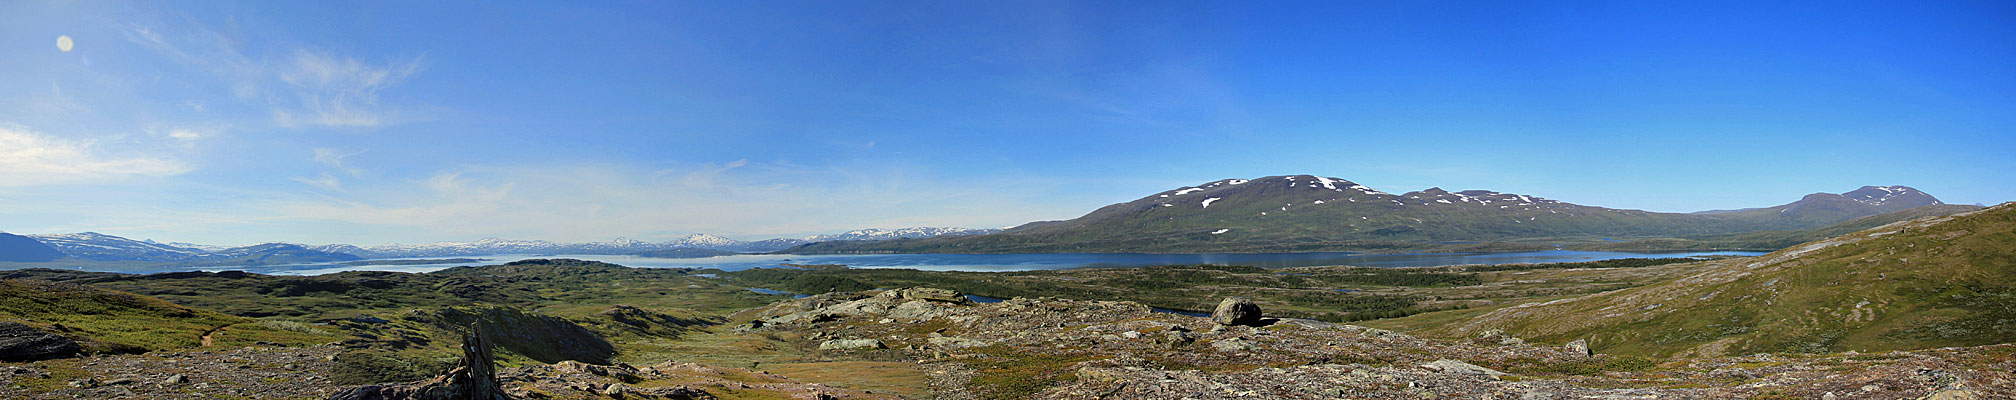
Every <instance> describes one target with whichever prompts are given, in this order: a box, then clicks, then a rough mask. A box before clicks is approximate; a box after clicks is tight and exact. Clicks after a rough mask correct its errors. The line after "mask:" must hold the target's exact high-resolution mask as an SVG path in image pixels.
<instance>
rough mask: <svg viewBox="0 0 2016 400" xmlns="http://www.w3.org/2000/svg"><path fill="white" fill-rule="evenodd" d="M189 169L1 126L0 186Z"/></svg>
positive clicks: (165, 173) (167, 161) (175, 172)
mask: <svg viewBox="0 0 2016 400" xmlns="http://www.w3.org/2000/svg"><path fill="white" fill-rule="evenodd" d="M189 170H190V167H189V166H188V165H185V164H183V163H182V162H179V161H175V160H171V159H163V158H154V157H147V156H113V155H107V154H105V152H104V151H102V149H99V148H97V146H95V143H94V142H92V141H90V140H65V139H61V138H55V137H50V136H48V135H43V134H40V133H36V132H33V131H29V130H28V129H27V128H23V127H18V126H7V125H0V186H36V185H50V184H68V183H93V182H101V181H108V180H117V179H125V178H132V177H147V176H170V175H178V174H182V173H185V172H189Z"/></svg>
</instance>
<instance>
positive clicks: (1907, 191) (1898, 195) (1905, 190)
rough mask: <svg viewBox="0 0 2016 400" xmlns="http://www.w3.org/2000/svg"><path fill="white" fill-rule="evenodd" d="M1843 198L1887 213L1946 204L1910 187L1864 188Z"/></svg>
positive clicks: (1843, 195)
mask: <svg viewBox="0 0 2016 400" xmlns="http://www.w3.org/2000/svg"><path fill="white" fill-rule="evenodd" d="M1841 196H1842V197H1847V198H1848V199H1849V200H1854V201H1856V202H1859V203H1862V204H1868V205H1872V206H1876V207H1879V208H1882V209H1884V210H1885V211H1895V210H1904V209H1911V208H1917V207H1924V206H1930V205H1938V204H1946V203H1944V202H1940V201H1939V199H1938V198H1934V197H1932V195H1929V194H1925V192H1920V191H1918V189H1913V188H1911V187H1910V186H1863V187H1862V188H1861V189H1855V190H1853V191H1849V192H1848V193H1842V194H1841Z"/></svg>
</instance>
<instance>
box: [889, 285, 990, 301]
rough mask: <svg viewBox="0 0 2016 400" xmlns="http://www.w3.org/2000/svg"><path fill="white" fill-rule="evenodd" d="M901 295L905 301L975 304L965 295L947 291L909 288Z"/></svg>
mask: <svg viewBox="0 0 2016 400" xmlns="http://www.w3.org/2000/svg"><path fill="white" fill-rule="evenodd" d="M901 293H902V296H903V299H904V300H929V301H936V302H941V303H953V304H972V303H973V300H969V299H967V298H966V296H965V295H962V294H959V292H956V291H952V290H947V289H938V288H909V289H903V290H902V292H901Z"/></svg>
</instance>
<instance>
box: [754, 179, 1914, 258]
mask: <svg viewBox="0 0 2016 400" xmlns="http://www.w3.org/2000/svg"><path fill="white" fill-rule="evenodd" d="M1941 204H1944V203H1942V202H1940V201H1939V200H1938V199H1937V198H1934V197H1932V196H1931V195H1929V194H1926V193H1924V192H1921V191H1918V190H1917V189H1913V188H1910V187H1905V186H1865V187H1862V188H1859V189H1856V190H1853V191H1849V192H1846V193H1839V194H1834V193H1816V194H1812V195H1808V196H1806V197H1805V198H1803V199H1800V200H1799V201H1795V202H1792V203H1788V204H1784V205H1780V206H1776V207H1768V208H1756V209H1745V210H1734V211H1711V212H1700V213H1660V212H1650V211H1641V210H1626V209H1612V208H1604V207H1595V206H1585V205H1579V204H1573V203H1567V202H1562V201H1557V200H1551V199H1547V198H1543V197H1540V196H1534V195H1526V194H1515V193H1500V192H1494V191H1488V190H1465V191H1456V192H1451V191H1447V190H1443V189H1441V188H1429V189H1425V190H1420V191H1414V192H1407V193H1402V194H1392V193H1387V192H1383V191H1379V190H1377V189H1373V188H1370V187H1366V186H1364V185H1360V184H1357V183H1353V182H1351V181H1348V180H1344V179H1339V178H1331V177H1321V176H1313V175H1287V176H1269V177H1263V178H1255V179H1223V180H1217V181H1211V182H1205V183H1202V184H1198V185H1195V186H1185V187H1180V188H1174V189H1170V190H1166V191H1163V192H1160V193H1156V194H1151V195H1148V196H1146V197H1142V198H1140V199H1136V200H1133V201H1129V202H1125V203H1119V204H1113V205H1109V206H1106V207H1101V208H1099V209H1097V210H1093V211H1092V212H1090V213H1087V214H1086V215H1085V216H1082V217H1079V218H1075V219H1070V220H1063V221H1043V222H1034V223H1029V224H1025V225H1022V226H1017V227H1014V228H1010V229H1007V230H1005V231H1002V232H998V233H993V234H986V235H969V236H960V237H939V238H925V239H907V240H904V239H899V240H886V241H874V242H820V243H811V244H806V245H802V246H799V247H795V248H792V249H789V250H786V251H787V252H792V253H855V252H870V253H879V252H899V253H900V252H923V253H1017V252H1278V251H1324V250H1348V251H1367V250H1370V251H1395V250H1418V249H1422V248H1424V247H1429V246H1432V245H1445V244H1454V243H1471V242H1522V241H1526V242H1530V241H1536V240H1544V241H1549V242H1559V241H1562V240H1579V241H1603V240H1605V239H1608V238H1675V237H1698V236H1712V235H1730V234H1741V233H1750V232H1759V231H1780V230H1799V229H1811V228H1818V227H1824V226H1827V225H1831V224H1834V223H1840V222H1843V221H1847V220H1850V219H1854V218H1859V217H1867V216H1873V215H1879V214H1884V213H1890V212H1896V211H1902V210H1907V209H1912V208H1917V207H1922V206H1931V205H1941ZM1608 240H1618V239H1608Z"/></svg>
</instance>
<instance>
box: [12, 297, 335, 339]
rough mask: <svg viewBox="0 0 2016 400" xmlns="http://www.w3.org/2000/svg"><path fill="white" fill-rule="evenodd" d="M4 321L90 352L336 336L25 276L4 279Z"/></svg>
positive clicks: (155, 299) (293, 325)
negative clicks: (58, 337) (57, 337)
mask: <svg viewBox="0 0 2016 400" xmlns="http://www.w3.org/2000/svg"><path fill="white" fill-rule="evenodd" d="M0 320H6V321H18V322H21V323H24V324H27V325H28V326H31V327H35V328H37V329H41V330H43V331H46V332H50V333H54V334H57V335H62V336H65V337H69V338H71V339H73V340H76V341H77V342H78V344H79V345H81V346H83V348H84V351H85V352H87V353H132V352H147V351H154V350H166V349H180V348H192V347H201V346H206V345H208V346H227V347H229V346H244V345H249V344H252V343H255V342H261V341H264V342H273V343H281V344H287V345H305V344H315V343H324V342H329V341H333V340H335V339H337V338H338V336H335V335H333V334H331V333H329V332H327V331H320V330H317V329H313V328H308V327H305V326H301V325H297V324H286V323H276V322H263V321H261V320H256V319H251V318H244V317H236V316H231V315H225V314H219V313H216V312H211V311H205V310H198V309H193V308H189V307H185V306H180V305H176V304H174V303H169V302H167V301H163V300H161V299H157V298H153V297H147V296H141V295H136V294H132V293H126V292H120V291H113V290H104V289H97V288H92V287H88V286H82V285H76V284H68V283H57V282H48V281H38V280H22V279H5V280H0ZM205 337H208V338H209V339H208V340H207V341H206V340H205ZM206 342H207V343H206Z"/></svg>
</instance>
